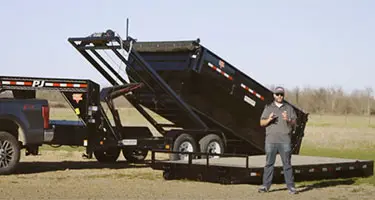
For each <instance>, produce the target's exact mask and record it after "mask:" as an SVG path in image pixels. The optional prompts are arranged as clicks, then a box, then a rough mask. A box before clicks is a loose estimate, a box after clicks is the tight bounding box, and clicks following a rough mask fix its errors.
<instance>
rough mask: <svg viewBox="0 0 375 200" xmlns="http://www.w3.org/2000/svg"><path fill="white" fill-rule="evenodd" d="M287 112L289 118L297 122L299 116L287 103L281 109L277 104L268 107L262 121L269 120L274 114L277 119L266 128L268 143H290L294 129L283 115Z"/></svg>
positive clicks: (264, 111)
mask: <svg viewBox="0 0 375 200" xmlns="http://www.w3.org/2000/svg"><path fill="white" fill-rule="evenodd" d="M284 111H286V112H287V115H288V118H290V119H293V120H295V119H296V118H297V115H296V113H295V111H294V109H293V107H292V106H291V105H289V104H287V103H285V102H283V105H282V106H281V107H280V108H279V107H278V106H277V105H276V104H275V102H273V103H271V104H269V105H267V106H266V107H265V108H264V110H263V113H262V116H261V119H267V118H268V117H269V116H270V114H271V113H272V112H273V113H274V114H275V115H276V118H275V119H274V120H272V121H271V122H270V123H269V124H268V125H267V126H266V143H290V142H291V139H290V134H291V132H292V130H293V127H292V126H291V125H290V124H288V123H287V122H286V121H285V120H284V119H283V115H282V113H283V112H284Z"/></svg>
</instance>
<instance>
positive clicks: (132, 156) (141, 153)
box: [122, 148, 148, 163]
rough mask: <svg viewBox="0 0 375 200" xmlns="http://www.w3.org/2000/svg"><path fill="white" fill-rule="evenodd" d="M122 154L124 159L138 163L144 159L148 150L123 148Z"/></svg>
mask: <svg viewBox="0 0 375 200" xmlns="http://www.w3.org/2000/svg"><path fill="white" fill-rule="evenodd" d="M122 154H123V155H124V157H125V159H126V160H127V161H128V162H131V163H139V162H142V161H144V160H145V159H146V157H147V154H148V151H147V150H144V149H131V148H127V149H123V150H122Z"/></svg>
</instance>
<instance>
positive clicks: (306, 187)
mask: <svg viewBox="0 0 375 200" xmlns="http://www.w3.org/2000/svg"><path fill="white" fill-rule="evenodd" d="M354 183H355V181H354V180H353V179H346V180H327V181H319V182H316V183H312V184H303V185H300V186H298V187H297V190H298V192H299V193H302V192H307V191H310V190H314V189H318V188H327V187H334V186H338V185H353V184H354ZM282 190H287V188H280V189H274V190H272V189H271V190H270V192H277V191H282Z"/></svg>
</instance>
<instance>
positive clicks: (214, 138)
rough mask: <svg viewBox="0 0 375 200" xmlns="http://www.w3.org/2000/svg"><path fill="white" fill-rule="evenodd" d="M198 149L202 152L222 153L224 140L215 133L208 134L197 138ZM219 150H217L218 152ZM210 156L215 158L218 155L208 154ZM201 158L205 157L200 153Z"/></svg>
mask: <svg viewBox="0 0 375 200" xmlns="http://www.w3.org/2000/svg"><path fill="white" fill-rule="evenodd" d="M199 146H200V150H201V152H203V153H217V154H223V153H224V142H223V140H222V139H221V138H220V137H219V136H218V135H216V134H209V135H206V136H204V137H203V138H202V139H200V140H199ZM218 151H219V152H218ZM209 157H210V158H212V157H213V158H217V157H218V156H209ZM202 158H206V155H202Z"/></svg>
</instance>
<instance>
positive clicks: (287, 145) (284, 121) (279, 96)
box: [258, 87, 297, 194]
mask: <svg viewBox="0 0 375 200" xmlns="http://www.w3.org/2000/svg"><path fill="white" fill-rule="evenodd" d="M284 95H285V91H284V88H283V87H276V88H275V91H274V101H273V102H272V103H271V104H269V105H267V106H266V107H265V108H264V110H263V113H262V116H261V120H260V125H261V126H263V127H266V140H265V152H266V165H265V167H264V173H263V185H262V187H260V188H259V190H258V191H259V192H268V191H269V189H270V187H271V184H272V178H273V171H274V164H275V159H276V154H277V153H279V155H280V157H281V160H282V163H283V170H284V178H285V183H286V185H287V187H288V190H289V192H290V193H291V194H296V193H297V191H296V189H295V186H294V176H293V169H292V165H291V153H292V152H291V136H290V135H291V133H292V130H293V128H294V125H295V124H296V118H297V116H296V113H295V111H294V109H293V107H292V106H291V105H289V104H287V103H286V102H285V101H284Z"/></svg>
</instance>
